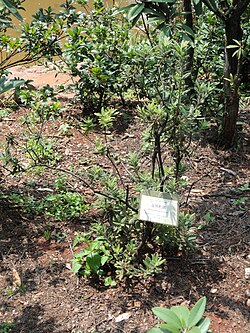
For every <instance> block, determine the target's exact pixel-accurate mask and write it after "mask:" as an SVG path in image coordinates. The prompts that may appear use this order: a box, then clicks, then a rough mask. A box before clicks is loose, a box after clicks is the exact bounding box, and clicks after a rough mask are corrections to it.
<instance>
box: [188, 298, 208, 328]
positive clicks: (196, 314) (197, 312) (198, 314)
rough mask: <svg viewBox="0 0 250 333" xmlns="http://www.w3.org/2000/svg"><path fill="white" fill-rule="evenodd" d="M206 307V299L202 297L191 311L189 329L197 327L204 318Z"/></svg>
mask: <svg viewBox="0 0 250 333" xmlns="http://www.w3.org/2000/svg"><path fill="white" fill-rule="evenodd" d="M205 307H206V297H205V296H204V297H202V298H201V299H200V300H199V301H198V302H197V303H196V304H195V305H194V306H193V308H192V310H191V311H190V315H189V319H188V327H192V326H195V325H196V324H197V323H198V322H199V321H200V320H201V318H202V316H203V314H204V311H205Z"/></svg>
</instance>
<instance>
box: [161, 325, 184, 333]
mask: <svg viewBox="0 0 250 333" xmlns="http://www.w3.org/2000/svg"><path fill="white" fill-rule="evenodd" d="M158 326H159V328H161V329H163V330H166V331H167V332H171V333H180V328H177V327H176V324H174V323H171V324H170V323H167V324H160V325H158Z"/></svg>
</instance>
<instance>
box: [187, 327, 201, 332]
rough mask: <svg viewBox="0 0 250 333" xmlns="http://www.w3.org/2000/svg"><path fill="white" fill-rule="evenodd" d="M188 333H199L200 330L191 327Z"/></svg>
mask: <svg viewBox="0 0 250 333" xmlns="http://www.w3.org/2000/svg"><path fill="white" fill-rule="evenodd" d="M188 333H201V330H200V329H199V327H197V326H195V327H192V328H191V330H188Z"/></svg>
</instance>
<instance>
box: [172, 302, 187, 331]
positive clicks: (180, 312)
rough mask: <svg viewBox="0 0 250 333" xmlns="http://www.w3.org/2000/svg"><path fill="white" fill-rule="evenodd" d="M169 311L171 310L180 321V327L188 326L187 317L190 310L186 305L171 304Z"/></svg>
mask: <svg viewBox="0 0 250 333" xmlns="http://www.w3.org/2000/svg"><path fill="white" fill-rule="evenodd" d="M171 311H173V312H174V313H175V314H176V315H177V316H178V318H179V319H180V321H181V323H182V327H188V318H189V314H190V311H189V310H188V308H187V307H186V306H181V305H180V306H172V307H171Z"/></svg>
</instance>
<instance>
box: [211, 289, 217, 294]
mask: <svg viewBox="0 0 250 333" xmlns="http://www.w3.org/2000/svg"><path fill="white" fill-rule="evenodd" d="M217 291H218V289H217V288H212V289H211V290H210V293H211V294H216V293H217Z"/></svg>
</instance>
